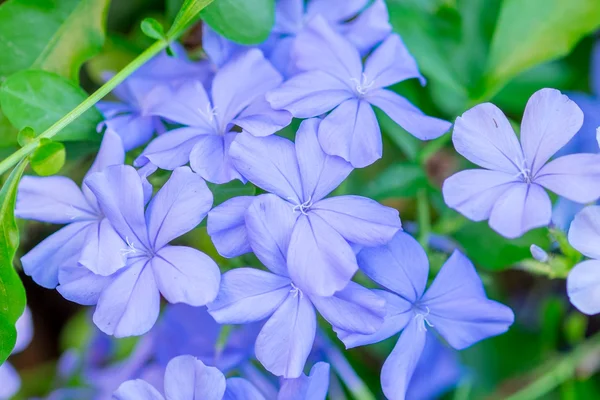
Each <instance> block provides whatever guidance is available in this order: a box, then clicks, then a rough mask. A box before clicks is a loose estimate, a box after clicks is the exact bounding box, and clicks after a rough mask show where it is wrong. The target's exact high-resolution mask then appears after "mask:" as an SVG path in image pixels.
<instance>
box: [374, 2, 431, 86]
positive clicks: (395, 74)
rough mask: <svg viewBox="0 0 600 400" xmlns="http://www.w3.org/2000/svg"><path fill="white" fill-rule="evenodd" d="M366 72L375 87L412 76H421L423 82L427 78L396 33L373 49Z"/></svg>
mask: <svg viewBox="0 0 600 400" xmlns="http://www.w3.org/2000/svg"><path fill="white" fill-rule="evenodd" d="M378 3H380V4H381V6H380V7H384V8H385V4H383V1H379V2H378ZM372 7H375V5H373V6H372ZM386 14H387V12H386ZM364 73H365V76H366V79H368V80H369V81H372V82H373V87H372V88H373V89H376V88H384V87H387V86H390V85H393V84H394V83H397V82H402V81H404V80H406V79H410V78H419V81H420V82H421V84H423V85H424V84H425V78H423V76H422V75H421V73H420V72H419V68H418V67H417V62H416V61H415V59H414V58H413V56H412V55H411V54H410V53H409V52H408V49H407V48H406V46H405V45H404V42H402V39H400V36H398V35H396V34H392V35H390V36H388V38H387V39H386V40H385V41H384V42H383V43H382V44H380V45H379V46H378V47H377V48H376V49H375V50H374V51H373V54H371V55H370V56H369V58H368V59H367V62H366V63H365V72H364Z"/></svg>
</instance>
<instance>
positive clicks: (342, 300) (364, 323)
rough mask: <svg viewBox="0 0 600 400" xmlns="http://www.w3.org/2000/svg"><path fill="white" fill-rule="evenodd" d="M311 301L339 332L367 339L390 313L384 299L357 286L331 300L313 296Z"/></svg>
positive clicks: (334, 296) (344, 290) (332, 297)
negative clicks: (357, 334)
mask: <svg viewBox="0 0 600 400" xmlns="http://www.w3.org/2000/svg"><path fill="white" fill-rule="evenodd" d="M311 301H312V302H313V304H314V305H315V307H316V308H317V310H319V313H321V315H322V316H323V318H325V319H326V320H327V321H328V322H329V323H330V324H331V325H333V327H334V328H335V329H340V330H343V331H346V332H353V333H360V334H364V335H368V334H372V333H375V332H376V331H377V330H378V329H379V328H380V327H381V325H382V323H383V317H384V316H385V313H386V308H385V300H384V299H383V297H379V296H377V294H375V293H374V292H373V291H371V290H369V289H366V288H364V287H362V286H360V285H359V284H357V283H354V282H350V283H348V286H346V287H345V288H344V289H342V290H340V291H339V292H336V293H335V294H334V295H333V296H330V297H321V296H311Z"/></svg>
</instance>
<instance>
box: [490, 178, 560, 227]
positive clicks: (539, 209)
mask: <svg viewBox="0 0 600 400" xmlns="http://www.w3.org/2000/svg"><path fill="white" fill-rule="evenodd" d="M551 219H552V203H551V202H550V197H548V194H547V193H546V191H545V190H544V189H543V188H542V187H541V186H539V185H536V184H527V183H519V184H514V185H512V187H510V189H509V190H507V191H506V192H505V193H504V194H503V195H502V196H501V197H500V198H498V201H497V202H496V204H495V205H494V208H493V209H492V212H491V214H490V227H491V228H492V229H493V230H495V231H496V232H498V233H499V234H501V235H502V236H504V237H506V238H509V239H514V238H517V237H519V236H521V235H523V234H524V233H525V232H527V231H529V230H531V229H533V228H538V227H541V226H546V225H548V224H549V223H550V221H551Z"/></svg>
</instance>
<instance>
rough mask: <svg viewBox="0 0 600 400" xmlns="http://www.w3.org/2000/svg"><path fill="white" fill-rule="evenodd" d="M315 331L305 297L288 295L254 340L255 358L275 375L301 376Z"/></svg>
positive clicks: (313, 318) (308, 303)
mask: <svg viewBox="0 0 600 400" xmlns="http://www.w3.org/2000/svg"><path fill="white" fill-rule="evenodd" d="M316 329H317V317H316V315H315V309H314V308H313V306H312V304H311V303H310V300H308V297H306V296H304V295H303V294H302V293H301V292H296V293H294V294H292V293H288V296H287V298H286V299H285V301H284V302H283V303H282V304H281V305H280V306H279V308H277V310H276V311H275V312H274V313H273V315H272V316H271V318H269V320H268V321H267V322H266V323H265V325H264V326H263V328H262V329H261V331H260V333H259V334H258V338H257V339H256V347H255V349H256V358H257V359H258V361H260V363H261V364H262V365H263V366H264V367H265V368H266V369H267V371H269V372H271V373H272V374H274V375H277V376H283V377H285V378H297V377H299V376H300V375H302V371H303V369H304V364H305V363H306V359H307V358H308V354H309V353H310V351H311V349H312V346H313V342H314V340H315V332H316Z"/></svg>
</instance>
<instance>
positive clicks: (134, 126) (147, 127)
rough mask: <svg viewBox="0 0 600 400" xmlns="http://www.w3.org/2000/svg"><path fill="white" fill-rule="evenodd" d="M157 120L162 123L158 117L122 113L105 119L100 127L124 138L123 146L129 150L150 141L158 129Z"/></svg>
mask: <svg viewBox="0 0 600 400" xmlns="http://www.w3.org/2000/svg"><path fill="white" fill-rule="evenodd" d="M157 122H158V123H160V120H159V119H158V117H153V116H145V115H140V114H137V113H135V114H121V115H117V116H115V117H112V118H111V119H107V120H105V121H103V122H102V126H99V128H100V129H101V128H102V127H106V131H107V132H109V131H111V132H114V133H115V134H116V135H117V136H119V138H120V139H121V140H122V144H121V147H122V148H123V149H124V150H126V151H129V150H133V149H135V148H138V147H140V146H141V145H143V144H146V143H148V141H150V139H151V138H152V136H153V135H154V133H155V132H156V130H157V129H156V127H157ZM121 164H122V162H121Z"/></svg>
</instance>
